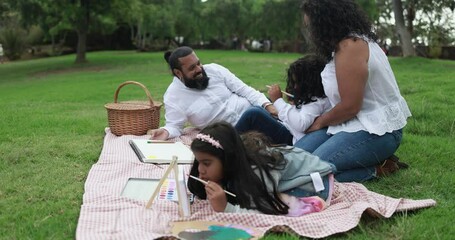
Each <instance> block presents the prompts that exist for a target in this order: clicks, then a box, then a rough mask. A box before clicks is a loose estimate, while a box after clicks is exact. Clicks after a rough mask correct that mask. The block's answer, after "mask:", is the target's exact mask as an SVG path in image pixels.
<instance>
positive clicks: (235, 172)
mask: <svg viewBox="0 0 455 240" xmlns="http://www.w3.org/2000/svg"><path fill="white" fill-rule="evenodd" d="M201 133H203V134H206V135H210V136H211V137H212V138H213V139H215V140H217V141H219V143H220V144H221V146H222V147H223V149H219V148H216V147H214V146H213V145H211V144H210V143H207V142H204V141H201V140H199V139H194V140H193V142H192V143H191V150H192V151H193V152H204V153H208V154H211V155H213V156H215V157H217V158H218V159H220V160H221V163H222V165H223V175H224V178H223V179H222V183H221V185H222V187H223V188H225V189H226V190H228V191H230V192H232V193H234V194H236V195H237V197H235V198H234V197H232V196H230V195H227V200H228V202H229V203H231V204H234V205H240V207H242V208H247V209H257V210H259V211H261V212H263V213H266V214H286V213H287V212H288V206H287V205H286V204H285V203H284V202H283V201H282V200H281V199H280V197H279V195H278V194H279V193H278V192H277V189H276V186H275V185H274V186H273V192H272V193H269V191H268V190H267V186H266V182H271V183H274V181H273V178H272V175H271V174H270V170H271V169H273V168H279V167H280V166H281V165H282V164H284V158H283V156H282V155H281V153H278V152H277V153H273V152H272V153H269V152H268V151H265V147H266V145H265V142H262V141H255V145H257V146H256V147H254V148H253V145H251V146H250V144H249V143H248V151H247V150H246V149H247V148H245V145H244V142H243V141H245V142H254V141H251V140H246V139H250V138H249V137H248V136H247V137H246V139H244V140H242V139H241V138H240V135H239V134H238V133H237V131H236V130H235V128H234V127H232V126H231V125H230V124H229V123H226V122H218V123H214V124H211V125H209V126H207V127H206V128H204V129H202V130H201ZM258 144H259V145H260V146H259V145H258ZM198 166H199V163H198V161H197V160H195V161H194V163H193V166H192V167H191V171H190V174H191V175H194V176H199V171H198ZM253 167H254V168H257V169H258V170H259V171H260V173H261V174H260V177H259V176H258V175H256V174H255V172H254V171H253ZM188 188H189V190H190V191H191V192H192V193H193V194H195V195H196V196H197V197H199V198H201V199H206V198H207V195H206V192H205V188H204V185H203V184H201V183H200V182H198V181H196V180H194V179H192V178H189V179H188ZM252 203H253V204H252Z"/></svg>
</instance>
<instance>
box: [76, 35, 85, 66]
mask: <svg viewBox="0 0 455 240" xmlns="http://www.w3.org/2000/svg"><path fill="white" fill-rule="evenodd" d="M86 52H87V31H84V30H79V31H77V52H76V61H75V63H86V62H87V59H86V57H85V53H86Z"/></svg>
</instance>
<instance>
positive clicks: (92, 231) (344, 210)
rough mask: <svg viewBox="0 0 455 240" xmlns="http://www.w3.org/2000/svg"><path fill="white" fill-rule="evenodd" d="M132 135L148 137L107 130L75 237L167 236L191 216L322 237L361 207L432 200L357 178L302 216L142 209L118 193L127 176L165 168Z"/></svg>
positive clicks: (203, 207) (202, 206)
mask: <svg viewBox="0 0 455 240" xmlns="http://www.w3.org/2000/svg"><path fill="white" fill-rule="evenodd" d="M195 133H196V130H194V129H186V132H185V134H184V135H183V136H182V137H180V138H178V139H174V140H176V141H182V142H184V143H186V144H189V143H190V142H191V139H192V138H193V137H194V136H195ZM133 138H147V136H140V137H138V136H131V135H126V136H121V137H117V136H115V135H113V134H112V133H111V132H110V131H109V129H108V128H107V129H106V136H105V138H104V146H103V149H102V152H101V155H100V157H99V160H98V162H97V163H96V164H94V165H93V166H92V168H91V170H90V172H89V174H88V177H87V180H86V182H85V193H84V196H83V203H82V206H81V211H80V216H79V221H78V225H77V230H76V238H77V239H153V238H158V237H162V236H170V235H171V232H170V231H171V228H170V226H171V225H170V224H171V222H173V221H192V220H194V221H196V220H202V221H215V222H225V223H234V224H241V225H246V226H251V227H254V228H256V229H258V230H259V231H260V232H262V233H265V232H266V231H267V230H269V229H271V228H272V227H274V226H283V225H285V226H287V227H289V228H290V229H292V230H293V231H295V233H297V234H299V235H302V236H305V237H309V238H322V237H327V236H330V235H332V234H336V233H341V232H346V231H349V230H350V229H352V228H354V227H356V226H357V224H358V223H359V221H360V218H361V216H362V213H364V212H367V213H369V214H373V215H375V216H379V217H385V218H389V217H390V216H392V214H393V213H395V212H400V211H409V210H414V209H419V208H426V207H431V206H434V205H435V204H436V202H435V201H434V200H432V199H425V200H411V199H403V198H391V197H388V196H384V195H381V194H379V193H375V192H372V191H369V190H368V189H366V188H365V187H364V186H363V185H362V184H358V183H335V187H334V195H333V198H332V201H331V204H330V206H329V207H328V208H327V209H325V210H324V211H322V212H318V213H312V214H308V215H304V216H302V217H285V216H273V215H265V214H250V213H241V214H240V213H216V212H214V211H212V209H211V207H210V205H209V204H208V202H207V201H203V200H195V201H194V203H193V204H192V207H191V209H192V212H193V214H192V215H191V217H186V218H183V217H179V214H178V206H177V204H176V203H174V202H171V201H155V202H154V203H153V205H152V207H151V208H150V209H146V208H145V205H146V202H145V201H139V200H134V199H130V198H127V197H123V196H121V192H122V190H123V187H124V186H125V184H126V182H127V181H128V179H129V178H160V177H161V176H162V175H163V174H164V171H165V170H166V166H164V168H158V167H157V166H155V165H153V164H145V163H142V162H140V161H139V160H138V158H137V156H136V155H135V153H134V151H133V150H132V149H131V147H130V146H129V144H128V140H130V139H133ZM187 168H188V169H189V166H187ZM188 169H187V170H188ZM187 172H188V171H187Z"/></svg>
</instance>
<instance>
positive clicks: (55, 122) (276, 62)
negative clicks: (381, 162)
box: [0, 50, 455, 239]
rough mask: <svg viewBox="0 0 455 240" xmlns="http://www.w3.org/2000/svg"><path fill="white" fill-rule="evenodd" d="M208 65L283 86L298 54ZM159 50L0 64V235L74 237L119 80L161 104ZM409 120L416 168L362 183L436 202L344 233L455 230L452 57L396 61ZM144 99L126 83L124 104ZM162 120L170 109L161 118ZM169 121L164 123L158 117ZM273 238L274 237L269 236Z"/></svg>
mask: <svg viewBox="0 0 455 240" xmlns="http://www.w3.org/2000/svg"><path fill="white" fill-rule="evenodd" d="M197 53H198V56H199V58H200V59H201V61H202V62H203V63H210V62H216V63H220V64H222V65H224V66H226V67H228V68H229V69H230V70H231V71H232V72H233V73H235V74H236V75H237V76H238V77H240V78H241V79H243V80H244V82H246V83H247V84H249V85H251V86H253V87H255V88H257V89H260V90H265V85H266V84H271V83H275V82H277V83H279V84H281V85H282V86H284V85H285V81H284V76H285V75H284V73H285V69H286V67H287V66H288V65H289V64H290V63H291V62H292V61H293V60H295V59H296V58H297V57H298V56H299V55H297V54H284V53H280V54H277V53H267V54H265V53H247V52H237V51H202V50H201V51H198V52H197ZM162 55H163V54H162V53H136V52H129V51H122V52H96V53H89V54H88V59H89V61H90V62H89V63H88V64H85V65H81V66H79V65H74V64H73V62H74V59H75V56H74V55H70V56H62V57H54V58H44V59H38V60H30V61H19V62H11V63H8V64H2V65H0V239H72V238H74V237H75V231H76V226H77V221H78V217H79V210H80V205H81V203H82V195H83V192H84V182H85V179H86V177H87V174H88V172H89V170H90V167H91V166H92V165H93V164H94V163H96V161H97V159H98V157H99V155H100V152H101V148H102V141H103V137H104V128H105V127H107V114H106V110H105V109H104V104H105V103H108V102H112V101H113V95H114V92H115V90H116V88H117V86H118V85H119V84H120V83H122V82H124V81H126V80H135V81H139V82H141V83H143V84H145V85H146V86H147V87H148V89H149V90H150V92H151V94H152V96H153V97H154V98H155V99H156V100H162V95H163V93H164V91H165V89H166V87H167V86H168V84H169V83H170V81H171V76H170V74H169V71H168V69H167V66H166V64H165V61H164V60H163V57H162ZM390 61H391V64H392V67H393V69H394V71H395V74H396V77H397V79H398V83H399V86H400V89H401V92H402V94H403V96H404V97H405V99H406V100H407V101H408V104H409V107H410V108H411V111H412V114H413V117H412V118H410V119H409V121H408V125H407V127H406V128H405V133H404V138H403V142H402V145H401V147H400V148H399V150H398V153H397V155H398V156H399V157H400V158H401V159H402V160H403V161H405V162H407V163H409V164H410V166H411V167H410V168H409V169H407V170H404V171H400V172H398V173H397V174H395V175H393V176H391V177H389V178H384V179H381V180H379V181H371V182H368V183H365V185H366V186H367V187H368V188H369V189H370V190H373V191H376V192H379V193H381V194H385V195H388V196H391V197H396V198H399V197H403V198H411V199H424V198H433V199H435V200H436V201H437V206H436V207H433V208H428V209H423V210H418V211H415V212H404V213H398V214H395V215H394V216H393V217H391V218H390V219H373V218H369V217H365V218H363V219H362V221H361V223H360V225H359V226H358V227H357V228H355V229H353V230H351V231H349V232H347V233H344V234H339V235H337V236H334V237H335V238H340V239H345V238H346V239H451V238H453V237H454V236H455V228H454V227H453V225H454V223H455V220H454V216H455V201H454V199H455V191H454V185H455V181H454V180H455V171H454V169H455V167H454V160H455V140H454V138H455V111H454V110H453V106H455V96H454V95H452V94H454V93H455V61H442V60H430V59H423V58H391V59H390ZM132 99H145V94H144V93H143V91H142V89H141V88H139V87H137V86H134V85H128V86H125V87H124V88H122V90H121V92H120V95H119V100H120V101H122V100H132ZM161 116H162V118H163V117H164V114H162V115H161ZM162 120H163V119H162ZM271 238H272V237H269V238H268V239H271ZM281 239H285V238H284V237H282V238H281Z"/></svg>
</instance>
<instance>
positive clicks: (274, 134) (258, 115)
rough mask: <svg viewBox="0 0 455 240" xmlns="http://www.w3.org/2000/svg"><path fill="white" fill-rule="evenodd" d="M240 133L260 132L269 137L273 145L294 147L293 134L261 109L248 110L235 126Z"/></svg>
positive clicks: (252, 108)
mask: <svg viewBox="0 0 455 240" xmlns="http://www.w3.org/2000/svg"><path fill="white" fill-rule="evenodd" d="M235 129H237V131H238V132H239V133H244V132H247V131H258V132H261V133H263V134H264V135H266V136H268V137H269V138H270V140H271V141H272V143H275V144H287V145H292V138H293V136H292V134H291V132H289V130H288V129H287V128H286V127H285V126H284V125H283V124H281V123H280V122H279V121H278V120H277V119H275V118H274V117H272V115H271V114H270V113H269V112H267V110H265V109H264V108H261V107H251V108H249V109H248V110H246V111H245V112H244V113H243V114H242V116H241V117H240V119H239V121H238V122H237V124H236V125H235Z"/></svg>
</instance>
